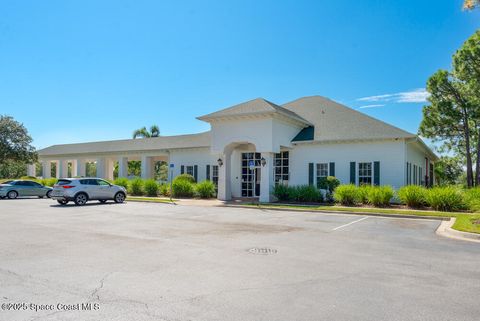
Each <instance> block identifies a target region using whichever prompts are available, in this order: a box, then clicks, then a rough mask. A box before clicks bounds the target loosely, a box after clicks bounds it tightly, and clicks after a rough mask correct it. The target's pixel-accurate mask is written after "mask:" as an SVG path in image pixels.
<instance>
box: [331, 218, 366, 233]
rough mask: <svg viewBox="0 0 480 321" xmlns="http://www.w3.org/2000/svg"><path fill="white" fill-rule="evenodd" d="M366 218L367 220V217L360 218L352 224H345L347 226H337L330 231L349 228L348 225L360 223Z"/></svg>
mask: <svg viewBox="0 0 480 321" xmlns="http://www.w3.org/2000/svg"><path fill="white" fill-rule="evenodd" d="M367 218H368V216H365V217H362V218H361V219H359V220H356V221H353V222H350V223H347V224H343V225H340V226H337V227H336V228H334V229H333V230H332V231H336V230H339V229H341V228H344V227H346V226H349V225H352V224H355V223H358V222H361V221H363V220H366V219H367Z"/></svg>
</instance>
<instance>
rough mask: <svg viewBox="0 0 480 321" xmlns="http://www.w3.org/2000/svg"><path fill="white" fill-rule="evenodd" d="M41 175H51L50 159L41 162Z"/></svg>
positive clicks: (48, 176) (47, 176)
mask: <svg viewBox="0 0 480 321" xmlns="http://www.w3.org/2000/svg"><path fill="white" fill-rule="evenodd" d="M42 177H43V178H50V177H52V164H51V163H50V161H43V162H42Z"/></svg>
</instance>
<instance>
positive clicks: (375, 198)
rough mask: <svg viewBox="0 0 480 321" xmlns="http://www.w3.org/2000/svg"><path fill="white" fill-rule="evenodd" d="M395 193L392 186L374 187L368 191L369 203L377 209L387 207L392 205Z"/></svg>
mask: <svg viewBox="0 0 480 321" xmlns="http://www.w3.org/2000/svg"><path fill="white" fill-rule="evenodd" d="M393 195H394V192H393V188H392V187H391V186H388V185H386V186H372V187H370V188H369V189H368V192H367V199H368V203H369V204H371V205H373V206H376V207H385V206H388V205H390V200H391V199H392V198H393Z"/></svg>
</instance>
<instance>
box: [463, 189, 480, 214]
mask: <svg viewBox="0 0 480 321" xmlns="http://www.w3.org/2000/svg"><path fill="white" fill-rule="evenodd" d="M464 195H465V196H464V197H465V205H466V206H467V208H468V209H469V210H471V211H474V212H480V187H476V188H471V189H467V190H466V191H465V194H464Z"/></svg>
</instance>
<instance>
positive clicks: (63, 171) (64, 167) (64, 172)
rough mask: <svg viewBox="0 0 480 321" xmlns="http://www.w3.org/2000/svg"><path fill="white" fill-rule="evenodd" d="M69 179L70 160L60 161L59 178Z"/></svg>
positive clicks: (58, 166) (58, 163)
mask: <svg viewBox="0 0 480 321" xmlns="http://www.w3.org/2000/svg"><path fill="white" fill-rule="evenodd" d="M61 177H62V178H65V177H68V160H63V159H62V160H60V161H58V162H57V178H61Z"/></svg>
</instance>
